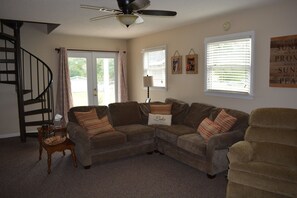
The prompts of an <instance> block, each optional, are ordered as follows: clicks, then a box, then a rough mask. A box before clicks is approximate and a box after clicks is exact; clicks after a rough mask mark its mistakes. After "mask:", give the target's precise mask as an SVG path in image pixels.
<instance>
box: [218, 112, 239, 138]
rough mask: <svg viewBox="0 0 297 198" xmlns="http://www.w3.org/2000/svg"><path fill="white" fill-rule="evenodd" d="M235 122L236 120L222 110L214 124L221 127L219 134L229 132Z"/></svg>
mask: <svg viewBox="0 0 297 198" xmlns="http://www.w3.org/2000/svg"><path fill="white" fill-rule="evenodd" d="M236 121H237V118H235V117H233V116H231V115H230V114H228V113H226V111H225V110H224V109H222V111H221V112H220V113H219V114H218V116H217V117H216V119H215V120H214V122H215V123H216V124H218V125H220V126H221V127H222V129H221V131H220V132H221V133H225V132H227V131H229V130H230V129H231V128H232V126H233V125H234V124H235V122H236Z"/></svg>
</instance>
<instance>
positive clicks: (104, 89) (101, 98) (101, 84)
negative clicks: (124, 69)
mask: <svg viewBox="0 0 297 198" xmlns="http://www.w3.org/2000/svg"><path fill="white" fill-rule="evenodd" d="M96 71H97V89H98V91H97V93H98V104H99V105H108V104H109V103H113V102H115V101H116V95H115V60H114V58H96Z"/></svg>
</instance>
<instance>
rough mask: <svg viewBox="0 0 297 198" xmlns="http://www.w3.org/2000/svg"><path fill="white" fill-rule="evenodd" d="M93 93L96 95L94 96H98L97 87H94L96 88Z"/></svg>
mask: <svg viewBox="0 0 297 198" xmlns="http://www.w3.org/2000/svg"><path fill="white" fill-rule="evenodd" d="M93 95H94V96H97V95H98V93H97V88H94V90H93Z"/></svg>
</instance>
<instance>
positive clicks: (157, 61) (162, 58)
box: [142, 46, 167, 89]
mask: <svg viewBox="0 0 297 198" xmlns="http://www.w3.org/2000/svg"><path fill="white" fill-rule="evenodd" d="M142 52H143V75H144V76H146V75H149V76H152V78H153V87H154V88H165V89H166V87H167V82H166V81H167V78H166V77H167V76H166V71H167V69H166V68H167V67H166V46H160V47H153V48H147V49H143V50H142Z"/></svg>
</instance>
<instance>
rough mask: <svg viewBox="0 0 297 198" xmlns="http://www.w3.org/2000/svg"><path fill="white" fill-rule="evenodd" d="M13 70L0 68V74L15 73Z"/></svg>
mask: <svg viewBox="0 0 297 198" xmlns="http://www.w3.org/2000/svg"><path fill="white" fill-rule="evenodd" d="M15 73H16V71H15V70H1V71H0V74H15Z"/></svg>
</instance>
